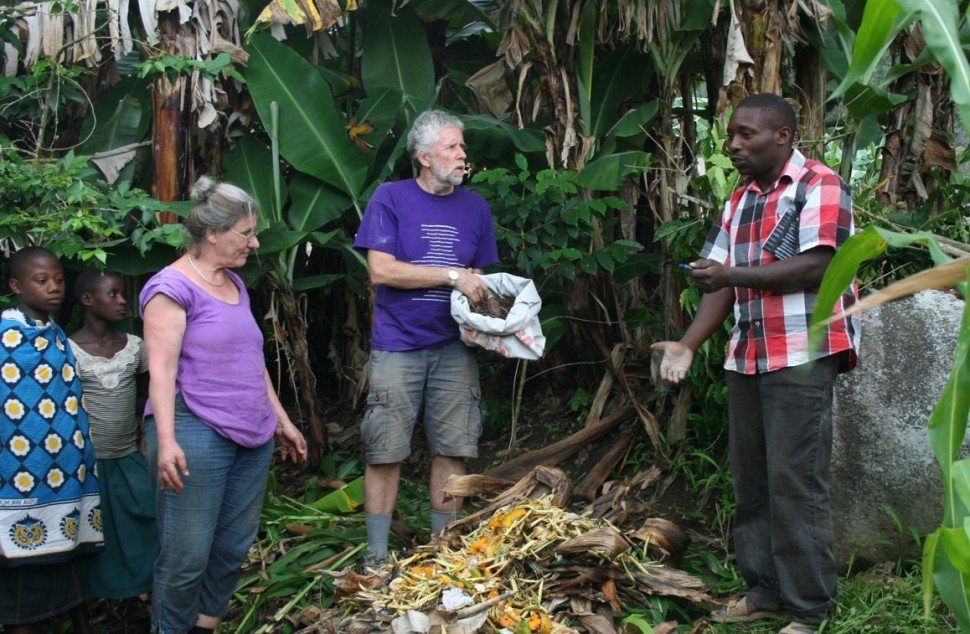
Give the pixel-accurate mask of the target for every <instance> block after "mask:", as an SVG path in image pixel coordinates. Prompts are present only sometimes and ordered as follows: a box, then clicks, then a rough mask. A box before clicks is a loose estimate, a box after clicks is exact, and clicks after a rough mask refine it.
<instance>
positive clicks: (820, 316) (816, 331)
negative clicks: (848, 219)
mask: <svg viewBox="0 0 970 634" xmlns="http://www.w3.org/2000/svg"><path fill="white" fill-rule="evenodd" d="M914 242H921V243H923V244H925V245H926V246H927V247H928V248H929V252H930V257H931V258H932V259H933V262H934V263H936V264H942V263H943V262H946V261H948V260H949V258H948V257H947V256H946V255H945V254H944V253H943V251H942V250H940V247H939V244H938V243H937V240H936V236H934V235H933V234H932V233H930V232H927V231H920V232H917V233H898V232H895V231H887V230H885V229H880V228H878V227H875V226H869V227H866V229H865V230H864V231H862V232H860V233H857V234H856V235H854V236H852V237H850V238H849V239H848V240H846V241H845V243H844V244H843V245H842V246H841V247H840V248H839V250H838V251H836V252H835V256H833V258H832V261H831V262H830V263H829V267H828V269H826V271H825V277H823V278H822V284H821V287H820V288H819V292H818V297H817V298H816V300H815V310H814V311H812V327H811V330H810V332H809V340H808V347H809V349H810V350H817V349H818V345H819V343H821V340H822V336H823V335H824V334H825V329H824V328H823V327H819V326H818V324H819V323H820V322H822V321H824V320H825V319H828V318H829V317H830V316H831V315H832V308H833V307H834V306H835V302H836V301H838V299H839V297H840V296H841V295H842V293H843V292H845V289H847V288H848V287H849V284H851V283H852V279H853V278H854V277H855V276H856V273H858V272H859V267H860V266H861V264H862V263H863V262H866V261H867V260H871V259H873V258H875V257H877V256H879V255H880V254H882V253H883V252H884V251H885V250H886V249H887V248H888V247H890V246H893V247H905V246H909V245H910V244H913V243H914Z"/></svg>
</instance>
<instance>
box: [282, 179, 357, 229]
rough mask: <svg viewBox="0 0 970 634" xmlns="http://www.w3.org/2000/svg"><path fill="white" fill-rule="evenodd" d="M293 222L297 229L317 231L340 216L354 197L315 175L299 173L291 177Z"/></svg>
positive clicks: (289, 216) (291, 220)
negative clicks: (322, 181) (328, 184)
mask: <svg viewBox="0 0 970 634" xmlns="http://www.w3.org/2000/svg"><path fill="white" fill-rule="evenodd" d="M290 196H291V197H292V200H291V201H290V210H289V213H288V219H289V225H290V227H291V228H292V229H293V230H295V231H304V232H309V231H316V230H317V229H320V228H321V227H324V226H326V225H327V224H329V223H331V222H333V221H334V220H337V219H338V218H340V217H341V216H342V215H343V213H344V211H346V210H347V209H349V208H350V207H351V204H350V199H349V198H348V197H347V196H346V195H344V194H343V193H341V192H338V191H337V190H335V189H333V188H332V187H329V186H327V185H325V184H324V183H321V182H320V181H318V180H317V179H315V178H313V177H312V176H307V175H306V174H297V175H296V176H294V177H293V180H292V181H290Z"/></svg>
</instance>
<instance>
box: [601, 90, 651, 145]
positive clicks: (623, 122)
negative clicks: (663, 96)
mask: <svg viewBox="0 0 970 634" xmlns="http://www.w3.org/2000/svg"><path fill="white" fill-rule="evenodd" d="M659 108H660V100H659V99H654V100H653V101H648V102H647V103H645V104H641V105H639V106H637V107H636V108H634V109H633V110H629V111H627V112H626V114H624V115H623V116H622V117H620V119H619V120H618V121H617V122H616V123H614V124H613V127H612V128H610V130H609V131H608V132H607V133H606V134H607V136H611V137H617V138H625V137H630V136H634V135H637V134H640V133H641V132H643V128H644V127H645V126H646V125H647V124H648V123H650V121H651V120H653V118H654V117H655V116H657V110H658V109H659Z"/></svg>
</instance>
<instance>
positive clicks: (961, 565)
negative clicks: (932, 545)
mask: <svg viewBox="0 0 970 634" xmlns="http://www.w3.org/2000/svg"><path fill="white" fill-rule="evenodd" d="M940 543H941V544H943V550H944V551H945V552H946V556H947V559H949V560H950V563H951V564H953V566H954V567H955V568H956V569H957V570H959V571H960V572H964V573H966V572H970V539H968V538H967V532H966V530H965V529H964V527H963V526H961V527H960V528H943V529H941V532H940Z"/></svg>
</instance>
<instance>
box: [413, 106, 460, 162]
mask: <svg viewBox="0 0 970 634" xmlns="http://www.w3.org/2000/svg"><path fill="white" fill-rule="evenodd" d="M445 128H458V129H459V130H464V129H465V124H464V123H462V122H461V119H459V118H458V117H456V116H454V115H451V114H448V113H447V112H442V111H441V110H425V111H424V112H422V113H421V114H419V115H418V116H417V118H416V119H415V120H414V123H413V124H412V125H411V131H410V132H408V154H409V155H410V156H411V160H412V161H414V163H415V164H417V163H418V154H421V153H423V152H430V151H431V148H432V146H434V142H435V141H437V140H438V134H439V133H440V132H441V131H442V130H444V129H445Z"/></svg>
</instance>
